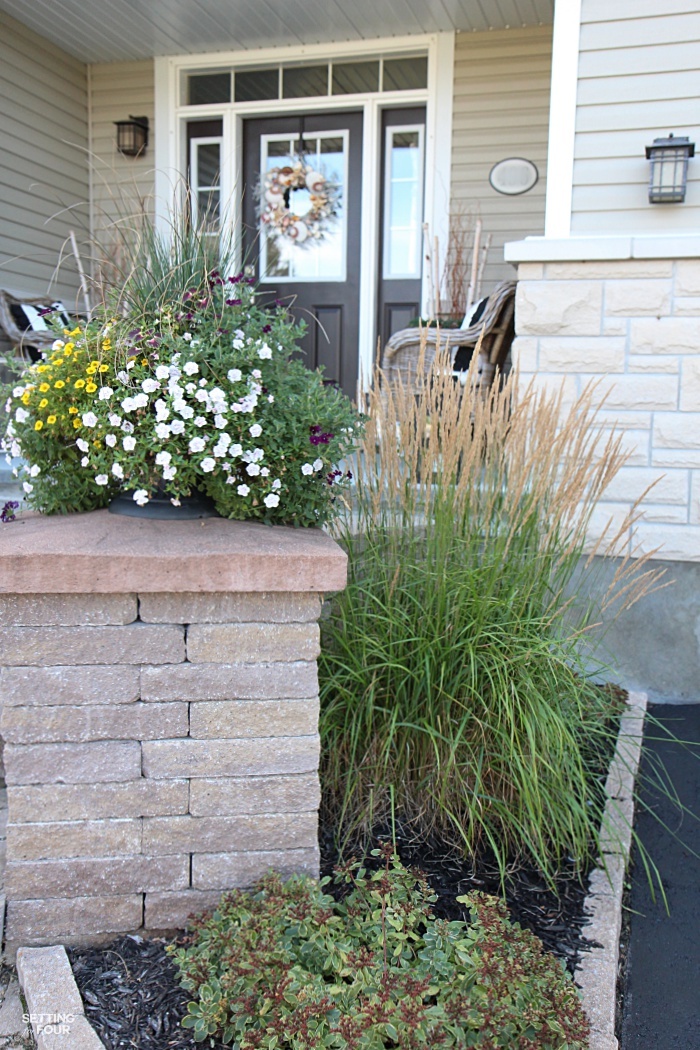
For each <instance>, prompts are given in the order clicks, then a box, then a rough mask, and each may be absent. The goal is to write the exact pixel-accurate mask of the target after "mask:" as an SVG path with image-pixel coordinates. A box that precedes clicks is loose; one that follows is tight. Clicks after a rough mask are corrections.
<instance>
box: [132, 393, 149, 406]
mask: <svg viewBox="0 0 700 1050" xmlns="http://www.w3.org/2000/svg"><path fill="white" fill-rule="evenodd" d="M131 400H132V401H133V402H134V408H145V407H146V405H147V404H148V395H147V394H136V395H135V396H134V397H132V399H131Z"/></svg>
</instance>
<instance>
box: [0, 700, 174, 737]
mask: <svg viewBox="0 0 700 1050" xmlns="http://www.w3.org/2000/svg"><path fill="white" fill-rule="evenodd" d="M188 729H189V708H188V705H187V704H186V703H184V702H177V701H174V702H171V703H165V704H142V703H134V704H115V705H107V704H102V705H95V706H94V707H87V706H85V705H81V706H80V707H73V706H70V705H67V704H66V705H63V706H61V707H42V709H41V711H40V712H38V711H37V709H36V708H35V707H8V708H5V709H4V710H3V711H2V716H1V717H0V732H2V736H3V739H4V740H5V741H7V742H8V743H11V744H34V743H51V742H56V741H61V742H73V743H80V742H83V741H93V740H159V739H170V738H171V737H179V736H187V733H188Z"/></svg>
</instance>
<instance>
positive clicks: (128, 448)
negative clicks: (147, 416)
mask: <svg viewBox="0 0 700 1050" xmlns="http://www.w3.org/2000/svg"><path fill="white" fill-rule="evenodd" d="M122 446H123V447H124V451H125V452H133V451H134V449H135V448H136V438H135V437H125V438H122Z"/></svg>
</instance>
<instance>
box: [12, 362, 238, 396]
mask: <svg viewBox="0 0 700 1050" xmlns="http://www.w3.org/2000/svg"><path fill="white" fill-rule="evenodd" d="M226 376H227V379H228V380H229V382H231V383H239V382H240V381H241V379H242V378H243V373H242V372H241V370H240V368H230V369H229V370H228V372H227V373H226ZM15 396H16V395H15Z"/></svg>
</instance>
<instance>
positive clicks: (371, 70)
mask: <svg viewBox="0 0 700 1050" xmlns="http://www.w3.org/2000/svg"><path fill="white" fill-rule="evenodd" d="M378 90H379V62H342V63H341V64H340V65H337V64H336V63H333V94H334V95H355V94H359V93H360V92H363V91H378Z"/></svg>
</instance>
